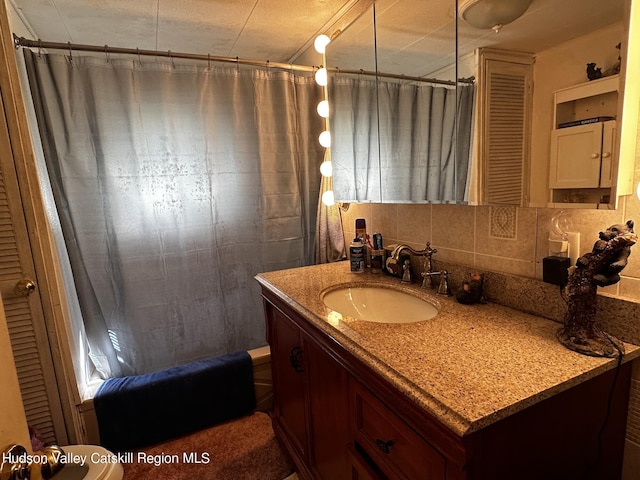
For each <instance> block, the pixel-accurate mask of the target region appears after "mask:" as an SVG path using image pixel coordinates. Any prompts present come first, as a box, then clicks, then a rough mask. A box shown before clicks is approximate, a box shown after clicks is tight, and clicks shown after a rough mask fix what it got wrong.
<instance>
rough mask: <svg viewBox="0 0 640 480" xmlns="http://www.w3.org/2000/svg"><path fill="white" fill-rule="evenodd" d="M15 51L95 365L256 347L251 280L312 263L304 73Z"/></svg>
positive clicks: (162, 363)
mask: <svg viewBox="0 0 640 480" xmlns="http://www.w3.org/2000/svg"><path fill="white" fill-rule="evenodd" d="M25 61H26V64H27V72H28V76H29V83H30V86H31V91H32V97H33V99H34V106H35V110H36V114H37V117H38V127H39V131H40V136H41V138H42V143H43V150H44V154H45V158H46V165H47V169H48V174H49V178H50V180H51V184H52V189H53V195H54V198H55V201H56V205H57V209H58V212H59V216H60V221H61V224H62V230H63V233H64V240H65V243H66V247H67V250H68V252H69V257H70V260H71V267H72V272H73V278H74V283H75V286H76V288H77V290H78V297H79V299H80V307H81V310H82V314H83V317H84V322H85V325H86V331H87V337H88V340H89V346H90V351H91V354H92V356H93V357H94V358H95V359H96V364H97V368H98V370H100V371H101V374H102V376H104V377H108V376H118V375H131V374H141V373H147V372H151V371H154V370H158V369H161V368H165V367H169V366H173V365H178V364H182V363H185V362H188V361H191V360H194V359H198V358H202V357H205V356H211V355H218V354H223V353H227V352H232V351H237V350H244V349H248V348H252V347H256V346H259V345H264V344H265V334H264V320H263V315H262V304H261V299H260V292H259V289H258V286H257V284H256V282H255V281H254V280H253V276H254V275H255V274H257V273H259V272H262V271H268V270H275V269H281V268H289V267H295V266H300V265H305V264H310V263H312V261H313V255H314V249H313V241H314V234H315V224H316V211H317V201H318V193H319V186H320V174H319V171H318V167H319V165H320V163H321V161H322V156H323V149H322V147H321V146H320V145H319V144H318V142H317V140H316V139H317V134H318V133H319V132H320V131H322V130H323V123H322V119H321V118H319V117H318V115H317V114H316V112H315V105H316V104H317V103H318V101H319V100H320V99H321V98H322V90H321V89H320V88H319V87H317V86H316V85H315V83H314V81H313V79H312V78H307V77H301V76H297V75H294V74H292V73H290V72H279V71H256V70H251V71H248V70H243V69H236V68H220V67H216V68H205V67H194V66H182V65H167V64H159V63H153V64H151V63H150V64H147V63H143V62H140V61H139V60H137V59H136V60H134V61H129V60H118V59H109V58H92V57H81V56H79V55H78V56H76V55H74V56H73V58H72V59H71V58H69V57H66V56H63V55H36V54H33V53H31V52H29V51H25Z"/></svg>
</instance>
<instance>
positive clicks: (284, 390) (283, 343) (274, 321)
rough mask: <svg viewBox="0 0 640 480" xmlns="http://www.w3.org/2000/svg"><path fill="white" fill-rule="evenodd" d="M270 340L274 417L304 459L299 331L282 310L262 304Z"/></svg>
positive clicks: (303, 401) (304, 427) (302, 378)
mask: <svg viewBox="0 0 640 480" xmlns="http://www.w3.org/2000/svg"><path fill="white" fill-rule="evenodd" d="M266 308H267V318H268V322H269V331H270V339H271V365H272V374H273V401H274V418H275V422H276V424H277V426H278V427H279V428H280V429H281V430H282V432H283V434H284V435H285V438H284V439H283V440H284V441H285V443H288V444H289V446H290V447H291V448H293V449H294V452H292V453H295V454H296V455H297V456H298V457H299V459H300V460H303V461H304V460H306V453H307V427H306V421H307V420H306V412H305V374H304V371H305V358H304V351H303V345H302V338H301V335H300V330H299V328H298V326H297V325H295V324H294V323H293V322H292V321H291V320H290V319H289V318H288V317H287V316H286V315H285V314H284V313H282V312H281V311H280V310H278V309H277V308H275V307H273V305H270V304H266Z"/></svg>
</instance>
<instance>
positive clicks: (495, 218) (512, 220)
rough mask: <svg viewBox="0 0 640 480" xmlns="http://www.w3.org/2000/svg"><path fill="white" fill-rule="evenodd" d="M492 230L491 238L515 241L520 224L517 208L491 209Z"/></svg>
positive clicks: (493, 207)
mask: <svg viewBox="0 0 640 480" xmlns="http://www.w3.org/2000/svg"><path fill="white" fill-rule="evenodd" d="M490 209H491V214H490V215H491V227H490V228H491V229H490V232H489V236H491V237H493V238H505V239H511V240H515V238H516V226H517V224H518V210H517V208H516V207H495V206H492V207H490Z"/></svg>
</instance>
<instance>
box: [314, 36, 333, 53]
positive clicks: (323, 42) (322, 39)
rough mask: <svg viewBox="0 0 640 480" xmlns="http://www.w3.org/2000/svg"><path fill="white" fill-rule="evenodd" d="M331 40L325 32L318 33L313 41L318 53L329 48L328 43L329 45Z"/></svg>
mask: <svg viewBox="0 0 640 480" xmlns="http://www.w3.org/2000/svg"><path fill="white" fill-rule="evenodd" d="M330 41H331V39H330V38H329V37H327V36H326V35H325V34H322V35H318V36H317V37H316V39H315V41H314V42H313V48H315V49H316V52H318V53H324V52H325V51H326V50H327V45H329V42H330Z"/></svg>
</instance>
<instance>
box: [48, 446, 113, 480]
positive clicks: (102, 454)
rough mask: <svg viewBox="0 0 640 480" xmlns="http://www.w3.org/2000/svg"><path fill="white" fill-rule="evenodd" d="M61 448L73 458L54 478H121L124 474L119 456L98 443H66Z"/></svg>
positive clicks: (97, 479)
mask: <svg viewBox="0 0 640 480" xmlns="http://www.w3.org/2000/svg"><path fill="white" fill-rule="evenodd" d="M62 450H63V451H64V453H65V454H66V457H67V458H69V459H75V460H73V463H67V464H66V465H65V466H64V468H63V469H62V470H61V471H60V472H59V473H58V474H57V475H56V480H122V477H123V476H124V469H123V467H122V463H121V462H120V457H119V456H118V455H116V454H114V453H112V452H110V451H109V450H107V449H106V448H103V447H101V446H99V445H67V446H64V447H62ZM85 459H86V461H85V462H84V464H83V463H82V462H83V460H85Z"/></svg>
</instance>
